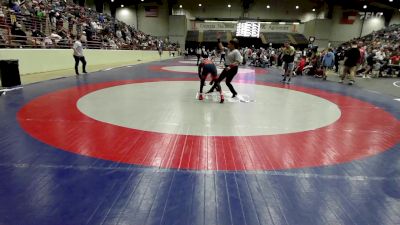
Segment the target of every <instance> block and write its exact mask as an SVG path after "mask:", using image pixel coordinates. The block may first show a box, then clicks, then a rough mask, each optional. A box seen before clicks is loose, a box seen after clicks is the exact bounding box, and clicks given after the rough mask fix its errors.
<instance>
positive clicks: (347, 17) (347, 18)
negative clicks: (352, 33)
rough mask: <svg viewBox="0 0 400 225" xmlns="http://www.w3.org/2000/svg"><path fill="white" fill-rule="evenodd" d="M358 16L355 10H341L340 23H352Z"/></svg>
mask: <svg viewBox="0 0 400 225" xmlns="http://www.w3.org/2000/svg"><path fill="white" fill-rule="evenodd" d="M357 16H358V12H357V11H347V12H343V14H342V18H341V19H340V23H341V24H353V23H354V22H355V21H356V19H357Z"/></svg>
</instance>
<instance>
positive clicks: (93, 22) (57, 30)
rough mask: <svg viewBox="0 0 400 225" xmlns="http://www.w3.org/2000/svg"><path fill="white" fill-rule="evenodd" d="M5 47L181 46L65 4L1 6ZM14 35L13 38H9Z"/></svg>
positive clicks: (54, 0)
mask: <svg viewBox="0 0 400 225" xmlns="http://www.w3.org/2000/svg"><path fill="white" fill-rule="evenodd" d="M1 5H2V7H1V8H0V32H1V33H0V41H1V42H2V43H1V46H3V47H13V46H17V47H25V46H27V47H35V46H36V47H42V48H53V47H57V48H70V47H71V45H72V43H73V39H74V37H76V38H77V39H79V40H80V41H81V42H82V43H83V45H84V46H86V47H88V48H102V49H143V50H156V49H157V48H158V47H160V46H162V47H163V48H164V49H168V50H175V49H176V48H178V47H179V46H178V45H177V44H175V43H170V42H169V41H168V39H164V38H162V39H163V40H161V38H156V37H153V36H151V35H148V34H145V33H143V32H141V31H139V30H137V29H136V28H135V27H133V26H129V25H127V24H125V23H123V22H121V21H118V20H116V19H115V18H113V17H111V16H110V15H108V14H103V13H98V12H96V11H95V10H92V9H91V8H86V7H83V6H79V5H77V4H74V3H73V2H71V1H64V0H49V1H48V0H24V1H22V2H20V1H11V0H10V1H5V0H3V2H1ZM10 35H11V38H9V37H10Z"/></svg>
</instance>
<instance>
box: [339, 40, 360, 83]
mask: <svg viewBox="0 0 400 225" xmlns="http://www.w3.org/2000/svg"><path fill="white" fill-rule="evenodd" d="M360 57H361V54H360V50H359V49H358V47H357V43H356V42H354V43H353V44H352V45H351V48H350V49H348V50H347V51H346V53H345V55H344V69H343V73H342V75H341V76H340V81H339V83H343V82H344V79H345V78H346V76H348V78H349V85H353V84H354V82H355V80H354V76H355V73H356V70H357V64H358V62H359V60H360Z"/></svg>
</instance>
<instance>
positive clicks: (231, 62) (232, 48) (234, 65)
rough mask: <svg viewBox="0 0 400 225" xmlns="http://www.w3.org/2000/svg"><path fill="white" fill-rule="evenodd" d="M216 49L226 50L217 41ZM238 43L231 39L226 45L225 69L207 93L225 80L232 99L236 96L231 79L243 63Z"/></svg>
mask: <svg viewBox="0 0 400 225" xmlns="http://www.w3.org/2000/svg"><path fill="white" fill-rule="evenodd" d="M218 47H219V49H220V50H225V49H226V48H225V47H224V46H223V45H222V43H221V41H220V40H219V39H218ZM238 48H239V41H238V40H237V39H232V40H230V41H229V43H228V49H229V50H228V54H227V57H226V61H225V69H224V70H223V71H222V72H221V74H220V75H219V77H218V80H217V81H216V82H214V85H213V86H212V88H211V89H210V90H209V91H208V92H207V93H211V92H213V91H214V89H215V88H217V86H218V85H219V83H220V82H221V81H223V80H224V79H225V78H226V80H225V84H226V86H228V88H229V90H230V91H231V93H232V98H234V97H236V96H237V92H236V90H235V88H233V86H232V84H231V82H232V80H233V78H234V77H235V76H236V74H237V72H238V67H239V65H240V64H241V63H242V62H243V57H242V55H241V54H240V52H239V50H238Z"/></svg>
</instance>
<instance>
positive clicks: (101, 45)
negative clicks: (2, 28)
mask: <svg viewBox="0 0 400 225" xmlns="http://www.w3.org/2000/svg"><path fill="white" fill-rule="evenodd" d="M73 44H74V41H73V40H72V39H61V40H57V39H56V38H51V37H33V36H18V35H8V34H3V35H2V36H0V48H54V49H69V48H72V46H73ZM82 45H83V46H84V48H86V49H110V50H153V51H154V50H157V49H156V47H155V46H141V45H135V44H130V45H128V44H123V45H117V44H116V45H114V46H111V45H110V44H109V43H106V42H100V41H86V42H82ZM164 50H166V51H169V50H171V51H175V49H168V48H165V49H164Z"/></svg>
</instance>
